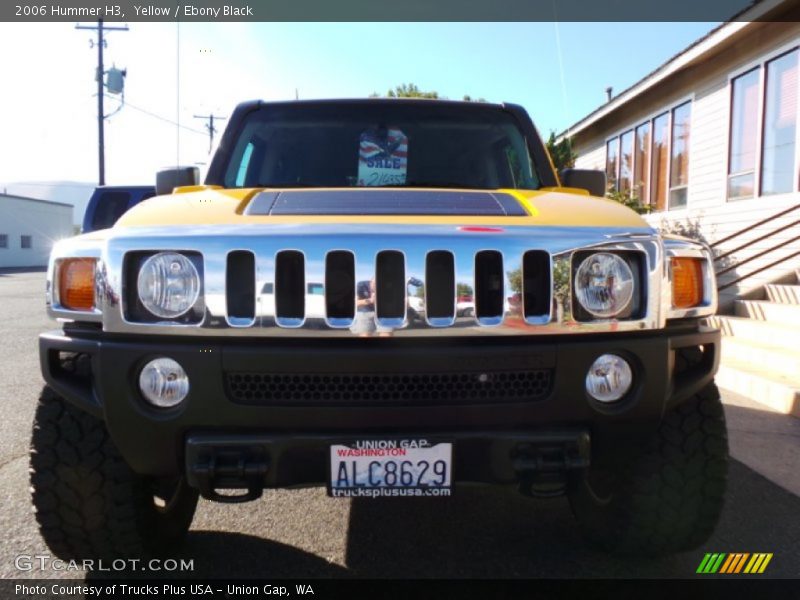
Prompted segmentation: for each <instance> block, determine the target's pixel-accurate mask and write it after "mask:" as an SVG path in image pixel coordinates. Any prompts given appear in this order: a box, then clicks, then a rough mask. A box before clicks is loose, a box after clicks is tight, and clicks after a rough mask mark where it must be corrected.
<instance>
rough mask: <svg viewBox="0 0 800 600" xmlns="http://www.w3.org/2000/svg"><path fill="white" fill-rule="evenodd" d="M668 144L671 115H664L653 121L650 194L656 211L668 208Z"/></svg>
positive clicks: (651, 202)
mask: <svg viewBox="0 0 800 600" xmlns="http://www.w3.org/2000/svg"><path fill="white" fill-rule="evenodd" d="M668 142H669V113H664V114H663V115H659V116H657V117H656V118H655V119H653V156H652V159H651V163H650V164H651V167H650V181H651V186H652V191H651V193H650V194H651V195H650V198H651V199H650V204H651V205H654V208H655V210H664V209H666V208H667V167H668V165H669V161H668V160H667V159H668V157H669V153H668V152H667V143H668Z"/></svg>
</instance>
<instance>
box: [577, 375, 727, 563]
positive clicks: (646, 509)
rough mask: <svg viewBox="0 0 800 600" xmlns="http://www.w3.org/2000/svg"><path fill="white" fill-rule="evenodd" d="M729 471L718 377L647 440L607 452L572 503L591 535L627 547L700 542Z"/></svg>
mask: <svg viewBox="0 0 800 600" xmlns="http://www.w3.org/2000/svg"><path fill="white" fill-rule="evenodd" d="M727 473H728V439H727V433H726V427H725V416H724V413H723V409H722V403H721V402H720V397H719V391H718V390H717V387H716V385H714V383H710V384H709V385H707V386H706V387H705V388H703V389H702V390H701V391H700V392H699V393H698V394H697V395H696V396H694V397H693V398H691V399H690V400H688V401H686V402H685V403H683V404H681V405H679V406H678V407H677V408H676V409H675V410H673V411H672V412H670V413H668V414H667V415H665V416H664V418H663V419H662V422H661V424H660V426H659V429H658V432H657V433H656V434H655V435H653V436H652V438H650V440H648V442H647V443H646V444H644V445H643V446H636V447H631V446H628V447H626V448H620V449H619V450H618V451H617V452H614V455H613V456H611V455H609V456H605V457H599V458H598V459H597V464H593V465H592V467H590V469H589V470H588V472H587V473H585V474H583V476H581V477H579V478H577V479H575V480H573V482H572V485H571V489H570V492H569V499H570V504H571V506H572V511H573V513H574V514H575V517H576V518H577V520H578V524H579V526H580V528H581V531H582V533H583V535H584V537H585V538H586V539H587V541H588V542H589V543H590V544H592V545H593V546H595V547H596V548H599V549H602V550H605V551H608V552H613V553H615V554H625V555H647V556H659V555H665V554H671V553H674V552H681V551H685V550H691V549H693V548H697V547H698V546H700V545H701V544H703V543H704V542H705V541H707V540H708V538H709V537H710V536H711V534H712V533H713V531H714V528H715V527H716V525H717V521H718V520H719V516H720V513H721V511H722V506H723V501H724V496H725V488H726V483H727Z"/></svg>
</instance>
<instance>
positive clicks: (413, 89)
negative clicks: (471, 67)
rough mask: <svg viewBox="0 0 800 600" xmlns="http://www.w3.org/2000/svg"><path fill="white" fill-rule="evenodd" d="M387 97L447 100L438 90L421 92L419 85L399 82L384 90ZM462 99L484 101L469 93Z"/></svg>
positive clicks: (374, 95) (375, 96)
mask: <svg viewBox="0 0 800 600" xmlns="http://www.w3.org/2000/svg"><path fill="white" fill-rule="evenodd" d="M369 97H370V98H380V97H381V95H380V94H379V93H378V92H372V93H371V94H370V95H369ZM386 97H387V98H430V99H433V100H436V99H441V100H447V98H445V97H444V96H440V95H439V92H436V91H431V92H423V91H422V90H421V89H419V86H418V85H417V84H415V83H401V84H400V85H396V86H395V87H394V89H393V90H389V91H388V92H386ZM463 99H464V101H465V102H486V99H485V98H475V99H473V98H472V96H470V95H469V94H464V96H463Z"/></svg>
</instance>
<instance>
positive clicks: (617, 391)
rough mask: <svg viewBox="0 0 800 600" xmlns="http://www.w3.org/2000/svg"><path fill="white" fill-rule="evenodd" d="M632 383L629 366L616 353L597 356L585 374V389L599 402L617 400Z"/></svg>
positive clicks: (631, 373)
mask: <svg viewBox="0 0 800 600" xmlns="http://www.w3.org/2000/svg"><path fill="white" fill-rule="evenodd" d="M632 383H633V372H632V371H631V366H630V365H629V364H628V363H627V361H626V360H625V359H624V358H622V357H620V356H617V355H616V354H603V355H602V356H599V357H598V358H597V360H595V361H594V362H593V363H592V366H591V367H589V372H588V373H587V374H586V391H587V392H589V395H590V396H591V397H592V398H594V399H595V400H598V401H600V402H615V401H617V400H619V399H620V398H622V397H623V396H624V395H625V394H626V393H627V392H628V390H629V389H631V384H632Z"/></svg>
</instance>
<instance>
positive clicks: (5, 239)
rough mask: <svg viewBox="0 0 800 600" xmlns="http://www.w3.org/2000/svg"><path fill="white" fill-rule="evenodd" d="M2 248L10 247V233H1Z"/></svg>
mask: <svg viewBox="0 0 800 600" xmlns="http://www.w3.org/2000/svg"><path fill="white" fill-rule="evenodd" d="M0 248H8V234H7V233H0Z"/></svg>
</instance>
